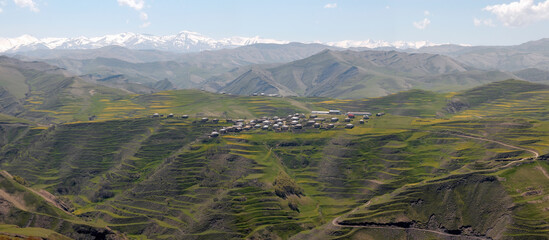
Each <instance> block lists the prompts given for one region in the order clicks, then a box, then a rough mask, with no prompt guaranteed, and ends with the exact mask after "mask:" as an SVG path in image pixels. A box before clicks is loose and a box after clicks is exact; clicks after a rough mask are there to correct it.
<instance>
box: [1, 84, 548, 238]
mask: <svg viewBox="0 0 549 240" xmlns="http://www.w3.org/2000/svg"><path fill="white" fill-rule="evenodd" d="M38 83H40V82H38ZM55 84H57V83H55ZM73 84H74V82H73ZM34 86H44V88H47V86H50V85H48V84H44V83H40V84H39V85H34ZM54 86H56V85H54ZM546 88H547V86H545V85H539V84H533V83H528V82H524V81H516V80H508V81H503V82H496V83H492V84H488V85H484V86H481V87H478V88H474V89H470V90H466V91H461V92H456V93H449V94H440V93H434V92H428V91H423V90H410V91H406V92H399V93H396V94H391V95H388V96H385V97H379V98H370V99H357V100H337V99H329V98H279V97H266V96H250V97H242V96H235V95H228V94H213V93H208V92H203V91H198V90H175V91H164V92H158V93H152V94H142V95H137V94H135V95H128V94H117V93H116V92H112V93H108V92H105V93H100V94H94V95H93V96H89V97H86V98H82V99H83V100H82V101H83V102H84V103H85V105H83V106H84V107H81V108H76V107H74V106H77V105H76V104H77V103H72V102H70V101H66V102H65V101H60V102H59V103H60V105H59V106H58V107H59V108H62V109H70V108H68V107H67V106H66V105H64V104H68V105H69V106H73V107H74V108H72V110H70V111H69V110H67V111H66V113H59V112H53V111H52V112H50V113H49V115H48V116H50V117H51V118H53V119H56V121H60V120H61V119H67V121H69V122H65V123H57V124H52V125H47V126H46V125H40V124H36V123H33V121H30V120H27V119H25V116H26V115H25V114H29V112H31V111H29V112H23V113H24V114H21V115H17V116H18V117H13V116H9V115H0V132H1V133H2V138H0V151H1V154H0V156H1V158H0V169H2V170H5V171H7V173H9V174H12V175H13V176H19V177H20V178H18V181H19V182H16V180H14V178H11V179H10V178H6V177H5V176H6V175H5V174H7V173H5V174H4V175H3V176H4V177H3V179H2V181H0V184H1V185H0V190H1V191H4V192H7V193H9V195H7V196H6V195H0V203H8V205H7V206H8V208H7V209H9V211H12V213H11V214H12V215H5V216H16V215H17V216H28V217H17V218H4V220H2V223H3V224H6V225H2V226H0V233H2V234H6V235H9V234H12V235H10V236H13V234H18V233H19V232H23V233H21V234H22V235H23V236H41V237H48V236H49V237H50V238H55V237H60V238H62V237H63V236H66V237H71V238H78V237H77V236H78V235H74V234H75V233H74V232H73V230H74V229H75V227H74V226H76V225H78V224H80V225H85V226H88V227H89V228H93V229H96V230H97V231H103V233H107V234H114V235H112V236H120V234H124V235H125V236H126V237H128V238H130V239H242V238H249V239H290V238H291V239H368V238H371V239H379V238H383V239H406V238H409V239H425V238H429V239H452V238H462V239H476V238H492V239H524V238H532V239H533V238H546V237H548V235H547V224H546V223H545V221H546V219H547V218H548V217H549V215H548V214H547V211H545V210H544V209H546V208H548V207H549V206H548V205H549V202H547V201H546V199H548V197H547V194H546V193H547V192H548V191H549V190H547V189H545V188H546V187H545V186H549V174H547V172H548V171H549V163H548V162H547V159H548V157H547V156H548V155H549V123H547V114H546V113H547V106H549V104H547V103H548V102H549V99H547V98H548V97H547V96H549V94H547V93H546V91H545V89H546ZM69 92H70V91H69ZM43 96H49V95H43ZM546 100H547V101H546ZM74 101H76V100H74ZM79 101H80V100H79ZM44 102H48V100H46V101H44ZM458 102H459V103H463V104H464V105H463V106H466V107H462V108H457V107H456V106H458V105H456V104H457V103H458ZM78 104H82V103H78ZM465 104H466V105H465ZM24 106H25V105H24ZM41 106H42V107H46V106H51V105H46V104H44V105H41ZM459 106H461V105H459ZM55 107H57V106H55ZM451 107H454V108H451ZM327 109H340V110H342V111H370V112H372V113H374V116H372V117H371V118H370V119H368V120H367V121H366V122H365V123H364V124H360V123H359V119H358V118H359V117H357V118H355V119H354V120H352V123H353V124H354V128H352V129H346V128H345V124H346V123H345V122H344V118H345V117H344V116H343V115H339V116H337V118H338V120H339V121H338V122H336V123H335V125H336V126H335V128H334V129H327V128H326V127H327V125H328V123H327V122H324V123H322V127H321V128H313V127H305V128H304V129H291V130H288V131H274V130H272V128H271V129H269V130H262V129H252V130H248V131H242V132H229V133H227V134H223V135H221V136H219V137H210V136H209V134H210V133H211V132H212V131H213V130H214V129H215V130H219V129H221V128H223V127H228V126H231V125H232V124H233V123H228V122H227V119H239V118H241V119H245V120H246V121H248V120H250V119H255V118H260V117H263V116H267V117H272V116H275V115H276V116H280V117H285V116H287V115H289V114H293V113H296V112H303V113H307V112H309V111H311V110H327ZM156 112H157V113H161V114H168V113H174V114H175V115H176V116H175V117H174V118H167V117H166V116H163V117H158V118H152V117H151V115H152V113H156ZM378 112H384V113H386V114H385V115H383V116H375V113H378ZM182 114H188V115H189V118H186V119H183V118H181V117H180V116H181V115H182ZM88 116H94V119H93V120H88V119H87V117H88ZM84 117H85V118H84ZM202 117H208V118H210V120H209V121H207V122H201V121H200V119H201V118H202ZM321 117H326V118H330V117H333V115H332V116H321ZM212 118H219V119H220V121H219V122H218V123H213V122H212V121H211V119H212ZM30 119H31V120H35V119H36V118H30ZM22 184H25V185H22ZM13 186H18V188H17V189H20V190H17V191H19V192H17V191H15V190H10V189H12V188H14V187H13ZM31 189H32V190H31ZM34 191H36V192H38V191H45V192H49V193H50V194H52V195H53V196H54V197H55V199H58V200H59V201H60V202H62V203H63V205H62V206H63V209H65V210H66V211H67V212H65V211H63V210H60V209H59V208H58V207H55V205H48V204H49V203H48V202H45V201H44V200H43V199H44V197H40V196H37V195H32V196H34V197H32V199H35V200H32V201H34V202H36V203H37V204H38V205H33V204H31V203H30V201H31V200H29V202H27V201H26V200H25V205H23V206H17V205H15V204H14V202H17V201H11V202H10V199H13V198H17V197H18V196H22V195H21V194H27V193H29V194H30V193H32V192H34ZM0 193H2V192H0ZM29 196H30V195H29ZM22 198H25V197H22ZM26 198H28V199H31V197H26ZM0 206H4V205H2V204H0ZM0 210H1V209H0ZM13 214H15V215H13ZM38 215H40V217H37V216H38ZM2 216H4V215H2ZM32 216H35V217H32ZM53 218H55V219H57V220H55V221H50V220H48V221H47V222H52V224H44V222H43V221H42V220H43V219H53ZM12 219H13V220H12ZM37 219H38V220H40V221H38V220H37ZM44 221H46V220H44ZM59 222H62V224H61V223H59ZM54 223H55V224H54ZM58 223H59V224H58ZM80 225H79V226H80ZM59 226H63V227H59ZM2 229H5V230H2ZM71 229H72V230H71ZM100 229H107V230H100ZM94 231H95V230H94ZM59 234H60V235H59ZM79 234H83V233H82V232H80V233H79ZM90 234H91V233H90ZM117 234H118V235H117ZM54 236H55V237H54Z"/></svg>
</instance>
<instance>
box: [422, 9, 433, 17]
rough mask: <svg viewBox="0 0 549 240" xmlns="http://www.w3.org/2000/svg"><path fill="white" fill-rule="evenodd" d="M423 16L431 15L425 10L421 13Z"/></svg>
mask: <svg viewBox="0 0 549 240" xmlns="http://www.w3.org/2000/svg"><path fill="white" fill-rule="evenodd" d="M423 14H424V15H425V16H429V15H431V13H430V12H429V11H427V10H425V11H424V12H423Z"/></svg>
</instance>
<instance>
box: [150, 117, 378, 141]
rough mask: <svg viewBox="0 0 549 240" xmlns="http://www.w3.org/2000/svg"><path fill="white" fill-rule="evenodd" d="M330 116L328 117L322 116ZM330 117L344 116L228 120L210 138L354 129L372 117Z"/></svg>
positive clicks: (213, 121) (202, 120) (216, 120)
mask: <svg viewBox="0 0 549 240" xmlns="http://www.w3.org/2000/svg"><path fill="white" fill-rule="evenodd" d="M322 115H328V116H322ZM329 115H342V112H341V111H340V110H329V111H312V112H311V113H310V114H309V116H306V115H305V114H303V113H295V114H293V115H288V116H286V117H278V116H273V117H262V118H258V119H251V120H245V119H237V120H233V119H226V120H225V122H226V123H232V124H233V125H232V126H228V127H223V128H221V129H219V130H213V131H212V133H211V134H210V137H218V136H219V135H223V134H227V133H231V132H241V131H249V130H252V129H262V130H272V131H276V132H282V131H289V130H299V129H304V128H317V129H332V128H336V126H340V125H343V126H344V127H345V128H347V129H352V128H354V125H353V124H352V123H351V122H352V121H353V119H355V118H356V117H358V116H360V117H362V118H361V119H359V121H358V122H359V124H364V123H366V122H368V119H370V117H371V116H372V114H371V113H370V112H347V113H346V114H345V118H344V119H343V121H344V123H343V124H340V123H339V120H340V118H338V117H335V116H332V117H329ZM383 115H384V113H377V114H376V116H378V117H380V116H383ZM152 117H153V118H159V117H164V115H163V114H158V113H155V114H153V115H152ZM173 117H174V115H173V113H170V114H168V115H167V116H166V118H173ZM181 118H183V119H185V118H189V116H188V115H181ZM199 122H200V123H210V122H211V123H219V122H220V120H219V119H217V118H214V119H211V120H210V119H209V118H207V117H203V118H201V119H200V120H199Z"/></svg>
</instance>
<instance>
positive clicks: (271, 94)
mask: <svg viewBox="0 0 549 240" xmlns="http://www.w3.org/2000/svg"><path fill="white" fill-rule="evenodd" d="M252 96H267V97H280V95H278V94H276V93H252Z"/></svg>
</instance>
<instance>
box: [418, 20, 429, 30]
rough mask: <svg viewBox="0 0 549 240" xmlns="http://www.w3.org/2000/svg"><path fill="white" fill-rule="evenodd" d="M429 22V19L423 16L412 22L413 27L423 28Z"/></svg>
mask: <svg viewBox="0 0 549 240" xmlns="http://www.w3.org/2000/svg"><path fill="white" fill-rule="evenodd" d="M430 23H431V20H429V19H427V18H424V19H423V20H421V21H419V22H414V27H416V28H417V29H420V30H423V29H425V28H426V27H427V26H428V25H429V24H430Z"/></svg>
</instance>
